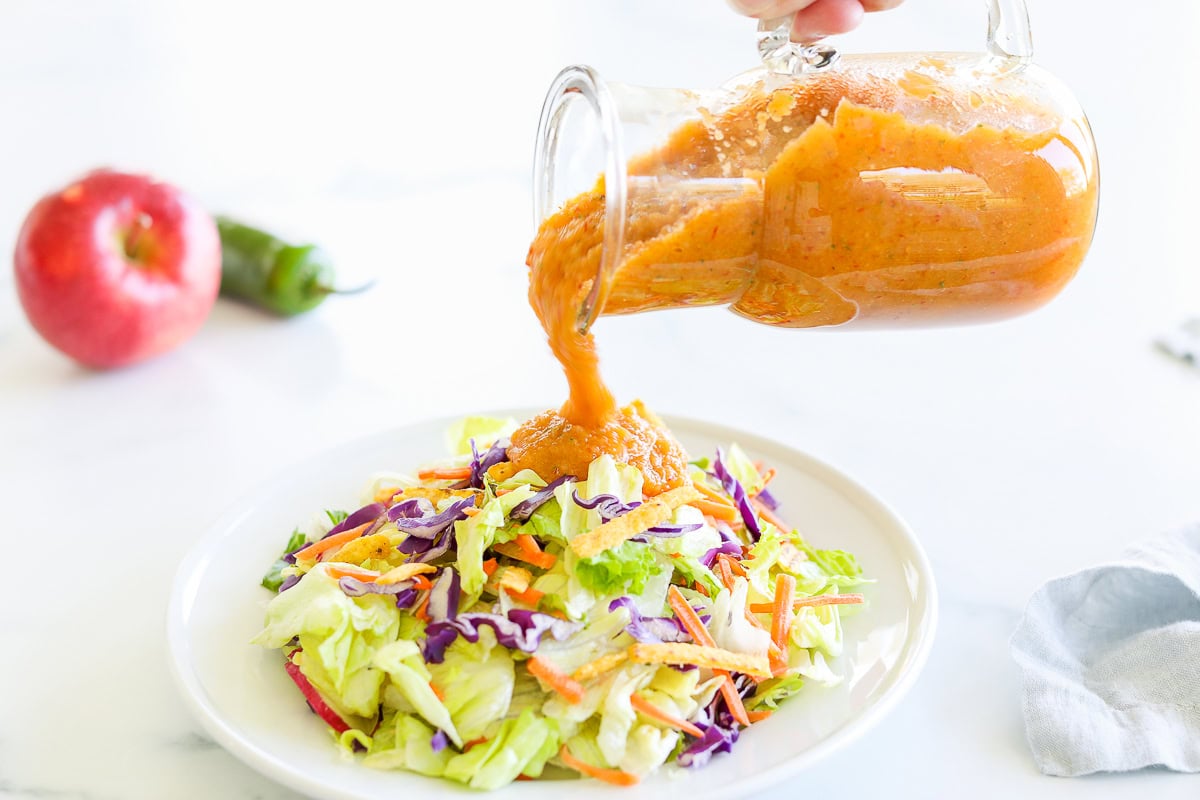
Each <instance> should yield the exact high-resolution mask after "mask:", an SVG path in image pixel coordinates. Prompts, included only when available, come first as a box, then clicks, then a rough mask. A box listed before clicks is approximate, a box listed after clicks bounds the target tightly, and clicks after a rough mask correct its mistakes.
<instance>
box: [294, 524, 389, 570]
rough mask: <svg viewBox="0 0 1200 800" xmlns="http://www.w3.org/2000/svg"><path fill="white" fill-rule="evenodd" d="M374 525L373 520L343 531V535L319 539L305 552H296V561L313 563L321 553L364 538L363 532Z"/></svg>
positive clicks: (338, 534)
mask: <svg viewBox="0 0 1200 800" xmlns="http://www.w3.org/2000/svg"><path fill="white" fill-rule="evenodd" d="M374 524H375V521H374V520H371V521H370V522H364V523H363V524H362V525H359V526H358V527H357V528H351V529H350V530H348V531H342V532H341V533H335V534H334V535H333V536H326V537H325V538H324V539H319V540H317V541H315V542H313V543H312V544H310V545H309V546H308V547H306V548H304V549H303V550H297V551H296V560H297V561H312V560H314V559H315V558H316V557H317V556H319V555H321V553H325V552H328V551H330V550H332V549H333V548H335V547H341V546H342V545H344V544H345V543H346V542H349V541H351V540H353V539H357V538H358V537H359V536H362V534H363V532H364V531H365V530H366V529H367V528H369V527H371V526H372V525H374Z"/></svg>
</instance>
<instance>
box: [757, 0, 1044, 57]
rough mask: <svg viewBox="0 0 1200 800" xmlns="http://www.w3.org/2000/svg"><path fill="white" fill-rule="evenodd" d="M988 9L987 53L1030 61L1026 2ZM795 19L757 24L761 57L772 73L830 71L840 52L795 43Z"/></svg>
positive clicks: (1013, 0)
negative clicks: (793, 36) (793, 26)
mask: <svg viewBox="0 0 1200 800" xmlns="http://www.w3.org/2000/svg"><path fill="white" fill-rule="evenodd" d="M984 2H986V3H987V7H988V36H987V46H988V52H989V53H991V54H992V55H994V56H999V57H1002V58H1015V59H1019V60H1020V61H1022V62H1024V61H1029V60H1030V59H1031V58H1033V37H1032V35H1031V34H1030V32H1029V9H1028V7H1027V6H1026V4H1025V0H984ZM794 21H795V15H794V14H789V15H788V16H786V17H774V18H772V19H764V20H761V21H760V22H759V23H758V54H759V56H760V57H761V58H762V61H763V64H764V65H766V67H767V69H769V70H771V71H772V72H780V73H784V74H787V75H802V74H806V73H811V72H821V71H823V70H826V69H829V68H830V67H832V66H833V65H834V64H836V63H837V60H838V57H839V56H838V51H837V50H836V49H835V48H834V47H833V46H831V45H828V44H824V43H822V42H816V43H806V42H793V41H792V23H793V22H794Z"/></svg>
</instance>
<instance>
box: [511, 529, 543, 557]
mask: <svg viewBox="0 0 1200 800" xmlns="http://www.w3.org/2000/svg"><path fill="white" fill-rule="evenodd" d="M513 541H515V542H516V543H517V547H519V548H521V549H522V550H524V551H525V554H526V555H530V556H534V557H537V556H539V555H541V554H542V548H541V547H540V546H538V543H537V539H535V538H533V537H532V536H530V535H529V534H528V533H519V534H517V538H516V539H514V540H513Z"/></svg>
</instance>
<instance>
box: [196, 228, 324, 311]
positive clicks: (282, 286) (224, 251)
mask: <svg viewBox="0 0 1200 800" xmlns="http://www.w3.org/2000/svg"><path fill="white" fill-rule="evenodd" d="M217 230H218V231H219V232H220V234H221V294H223V295H225V296H226V297H234V298H237V299H239V300H243V301H245V302H247V303H251V304H253V305H256V306H259V307H260V308H265V309H267V310H268V311H273V312H275V313H276V314H280V315H282V316H285V317H290V316H293V315H295V314H300V313H303V312H305V311H309V310H311V309H313V308H316V307H317V306H319V305H320V304H321V302H322V301H323V300H324V299H325V298H326V297H328V296H329V295H330V294H334V293H335V292H336V291H337V290H336V289H334V288H333V266H332V265H331V264H330V263H329V257H328V256H327V255H326V254H325V252H324V251H323V250H321V249H320V248H319V247H317V246H316V245H311V244H306V245H293V244H288V243H287V242H285V241H283V240H282V239H279V238H278V237H275V236H272V235H271V234H269V233H266V232H265V231H260V230H258V229H256V228H251V227H250V226H248V225H243V224H241V223H240V222H235V221H233V220H231V219H228V218H226V217H217Z"/></svg>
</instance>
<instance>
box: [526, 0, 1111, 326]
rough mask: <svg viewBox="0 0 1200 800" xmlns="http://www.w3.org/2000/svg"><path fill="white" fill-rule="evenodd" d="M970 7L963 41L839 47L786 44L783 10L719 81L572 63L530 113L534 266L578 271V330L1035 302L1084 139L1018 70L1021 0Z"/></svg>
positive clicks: (1067, 238) (856, 320)
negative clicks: (965, 47) (749, 65)
mask: <svg viewBox="0 0 1200 800" xmlns="http://www.w3.org/2000/svg"><path fill="white" fill-rule="evenodd" d="M986 5H987V10H988V41H987V50H986V51H985V52H979V53H897V54H877V55H845V56H842V57H840V58H839V57H838V56H837V54H836V53H833V52H832V49H831V48H824V49H814V48H813V46H812V45H806V44H803V43H792V42H790V41H789V40H788V39H787V37H786V36H784V37H783V39H782V40H781V39H780V35H779V34H780V31H785V32H786V31H790V22H786V23H782V24H781V25H786V26H787V27H786V28H784V27H781V26H780V25H777V26H776V27H775V28H774V29H773V36H774V38H773V40H772V43H771V48H764V47H762V39H761V38H760V53H761V55H762V56H763V64H761V65H760V66H758V67H756V68H755V69H752V70H750V71H749V72H747V73H744V74H743V75H740V76H737V77H736V78H734V79H733V80H731V81H730V82H729V83H727V84H726V85H725V86H723V87H720V88H718V89H712V90H686V89H657V88H645V87H637V86H629V85H623V84H615V83H606V82H605V81H604V80H603V79H601V78H600V76H599V75H597V74H596V72H595V71H594V70H592V69H590V68H588V67H580V66H577V67H568V68H567V69H565V70H563V72H561V73H560V74H559V76H558V77H557V78H556V80H555V83H554V85H553V86H552V87H551V91H550V93H549V94H548V96H547V100H546V103H545V106H544V108H543V113H542V119H541V124H540V125H539V134H538V148H537V154H536V158H535V170H534V182H535V215H536V217H537V221H538V222H539V224H540V228H539V234H538V236H537V238H536V239H535V240H534V243H533V246H532V247H531V251H530V264H531V268H532V269H535V270H536V269H538V268H539V265H540V264H543V263H545V262H546V260H547V259H551V260H556V261H562V260H563V259H574V260H575V261H576V262H578V263H579V264H581V265H582V266H579V267H578V269H574V270H570V271H563V274H568V273H569V274H571V275H576V276H580V280H579V286H578V287H573V288H576V289H577V291H578V309H579V327H580V329H581V330H586V329H587V328H589V327H590V326H591V325H592V324H593V323H594V322H595V320H596V319H597V318H598V317H599V316H600V315H608V314H623V313H634V312H638V311H646V310H652V309H658V308H677V307H692V306H710V305H724V306H727V307H729V308H730V309H731V310H732V311H734V312H735V313H737V314H740V315H742V316H744V317H747V318H749V319H752V320H755V321H758V322H763V323H766V324H770V325H776V326H781V327H798V328H799V327H818V326H834V325H836V326H843V327H867V326H885V327H890V326H908V325H939V324H957V323H965V322H978V321H985V320H992V319H1000V318H1003V317H1007V316H1012V315H1014V314H1019V313H1022V312H1025V311H1028V310H1031V309H1033V308H1036V307H1038V306H1040V305H1042V304H1043V303H1045V302H1047V301H1048V300H1049V299H1051V298H1052V297H1054V296H1055V295H1056V294H1057V293H1058V292H1059V291H1060V290H1061V289H1062V287H1063V286H1064V285H1066V283H1067V282H1068V281H1069V280H1070V279H1071V277H1072V276H1073V275H1074V274H1075V272H1076V270H1077V269H1078V267H1079V265H1080V264H1081V263H1082V261H1083V258H1084V255H1085V254H1086V252H1087V249H1088V247H1089V245H1090V242H1091V238H1092V233H1093V230H1094V227H1095V220H1096V212H1097V207H1098V198H1099V174H1098V166H1097V157H1096V151H1095V145H1094V142H1093V139H1092V135H1091V131H1090V128H1089V126H1088V123H1087V119H1086V117H1085V116H1084V114H1083V111H1082V109H1080V108H1079V105H1078V103H1077V102H1076V101H1075V99H1074V98H1073V97H1072V96H1071V94H1070V92H1069V91H1068V90H1067V89H1066V87H1065V86H1063V85H1062V84H1061V83H1060V82H1059V81H1058V80H1057V79H1055V78H1054V77H1053V76H1051V75H1050V74H1049V73H1047V72H1045V71H1044V70H1041V69H1040V68H1038V67H1036V66H1035V65H1033V64H1032V63H1031V62H1030V58H1031V56H1032V41H1031V38H1030V33H1029V25H1028V14H1027V13H1026V9H1025V3H1024V2H1023V0H986ZM772 48H773V49H772ZM789 48H790V50H789ZM789 53H790V54H791V55H789ZM584 276H586V277H584Z"/></svg>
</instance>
